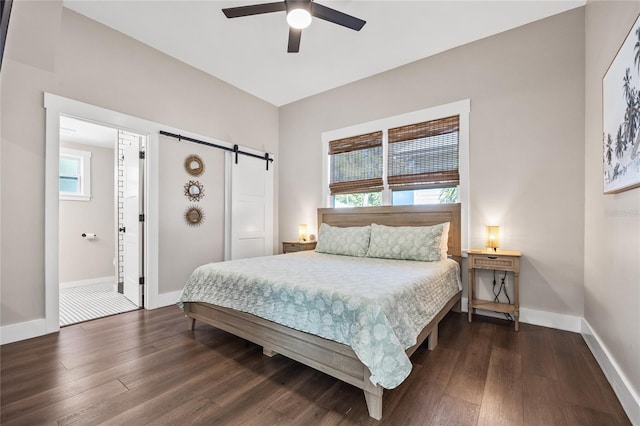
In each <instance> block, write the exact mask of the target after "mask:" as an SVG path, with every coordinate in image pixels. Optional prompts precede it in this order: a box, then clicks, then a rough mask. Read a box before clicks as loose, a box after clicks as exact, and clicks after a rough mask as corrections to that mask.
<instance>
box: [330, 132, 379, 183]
mask: <svg viewBox="0 0 640 426" xmlns="http://www.w3.org/2000/svg"><path fill="white" fill-rule="evenodd" d="M329 159H330V164H331V170H330V175H331V176H330V182H329V190H330V191H331V195H336V194H352V193H356V192H373V191H381V190H382V132H373V133H367V134H366V135H359V136H353V137H349V138H344V139H338V140H335V141H331V142H329Z"/></svg>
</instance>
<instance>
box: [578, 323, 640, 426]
mask: <svg viewBox="0 0 640 426" xmlns="http://www.w3.org/2000/svg"><path fill="white" fill-rule="evenodd" d="M581 334H582V337H583V338H584V341H585V342H587V346H588V347H589V349H590V350H591V353H592V354H593V356H594V357H595V359H596V361H598V364H600V368H601V369H602V371H603V372H604V375H605V376H606V378H607V380H608V381H609V383H610V384H611V387H612V388H613V391H614V392H615V393H616V396H617V397H618V399H619V400H620V403H621V404H622V408H624V411H625V412H626V413H627V416H629V420H631V424H634V425H640V396H638V394H637V393H636V392H635V391H634V390H633V388H632V387H631V384H630V383H629V380H628V379H627V377H626V376H625V374H624V373H623V372H622V370H620V367H619V366H618V363H617V362H616V360H615V359H614V358H613V357H612V356H611V354H610V353H609V350H608V349H607V347H606V346H605V345H604V343H603V342H602V340H601V339H600V337H599V336H598V335H597V334H596V332H595V331H594V330H593V329H592V328H591V325H589V323H588V322H587V320H586V319H584V318H583V319H582V330H581Z"/></svg>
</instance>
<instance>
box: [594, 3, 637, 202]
mask: <svg viewBox="0 0 640 426" xmlns="http://www.w3.org/2000/svg"><path fill="white" fill-rule="evenodd" d="M602 131H603V135H602V136H603V144H602V145H603V168H604V193H605V194H615V193H617V192H622V191H627V190H629V189H632V188H637V187H640V16H638V18H637V19H636V21H635V23H634V24H633V26H632V27H631V29H630V30H629V34H627V37H626V38H625V40H624V42H623V43H622V46H621V47H620V50H618V53H617V54H616V56H615V58H614V59H613V62H612V63H611V65H610V66H609V69H608V70H607V72H606V73H605V75H604V77H603V79H602Z"/></svg>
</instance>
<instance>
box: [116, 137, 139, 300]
mask: <svg viewBox="0 0 640 426" xmlns="http://www.w3.org/2000/svg"><path fill="white" fill-rule="evenodd" d="M120 132H121V133H123V135H121V136H123V139H125V140H126V142H125V143H124V150H123V151H124V175H125V176H124V191H123V192H124V206H123V207H124V225H125V226H124V227H125V229H124V295H125V297H126V298H127V299H129V300H131V302H133V303H134V304H136V305H137V306H142V301H143V293H142V292H143V289H144V286H143V285H142V284H141V280H140V277H142V276H143V274H142V260H143V258H142V255H143V253H142V236H143V235H142V230H143V223H142V222H141V221H140V215H141V214H142V211H143V209H142V196H141V189H142V177H143V173H142V172H143V167H142V164H143V163H142V160H141V159H140V150H141V139H142V136H140V135H134V134H130V133H129V134H126V133H127V132H123V131H120Z"/></svg>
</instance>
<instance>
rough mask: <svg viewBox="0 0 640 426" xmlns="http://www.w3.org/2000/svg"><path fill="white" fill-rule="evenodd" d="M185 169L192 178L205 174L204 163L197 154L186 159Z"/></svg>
mask: <svg viewBox="0 0 640 426" xmlns="http://www.w3.org/2000/svg"><path fill="white" fill-rule="evenodd" d="M184 169H185V170H186V171H187V173H189V174H190V175H191V176H200V175H201V174H202V173H204V161H202V158H200V156H198V155H196V154H191V155H190V156H188V157H187V158H185V159H184Z"/></svg>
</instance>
